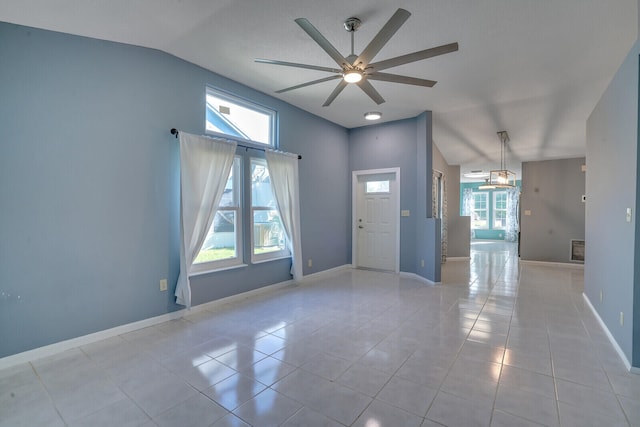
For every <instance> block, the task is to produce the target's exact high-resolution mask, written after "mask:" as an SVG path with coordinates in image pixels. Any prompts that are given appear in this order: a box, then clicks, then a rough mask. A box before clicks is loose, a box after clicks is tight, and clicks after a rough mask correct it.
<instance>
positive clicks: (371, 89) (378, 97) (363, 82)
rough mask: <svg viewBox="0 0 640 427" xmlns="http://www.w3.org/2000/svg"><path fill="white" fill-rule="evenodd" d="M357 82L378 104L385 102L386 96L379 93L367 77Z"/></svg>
mask: <svg viewBox="0 0 640 427" xmlns="http://www.w3.org/2000/svg"><path fill="white" fill-rule="evenodd" d="M356 84H357V85H358V86H360V89H362V90H363V91H364V93H366V94H367V95H369V98H371V99H373V102H375V103H376V104H378V105H380V104H382V103H383V102H384V98H383V97H382V95H380V94H379V93H378V91H377V90H376V89H375V88H374V87H373V86H372V85H371V83H369V81H368V80H367V79H362V80H360V81H359V82H358V83H356Z"/></svg>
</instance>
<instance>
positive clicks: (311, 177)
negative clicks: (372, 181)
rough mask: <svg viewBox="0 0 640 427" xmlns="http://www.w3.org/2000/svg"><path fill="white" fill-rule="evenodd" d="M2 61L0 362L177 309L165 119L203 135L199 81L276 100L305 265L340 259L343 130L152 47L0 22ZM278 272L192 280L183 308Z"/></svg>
mask: <svg viewBox="0 0 640 427" xmlns="http://www.w3.org/2000/svg"><path fill="white" fill-rule="evenodd" d="M0 58H2V60H1V61H2V65H1V66H0V129H1V130H2V137H1V138H0V149H1V151H0V152H1V153H2V154H1V155H0V203H1V210H0V357H3V356H7V355H11V354H15V353H18V352H22V351H25V350H29V349H33V348H35V347H39V346H43V345H47V344H51V343H54V342H57V341H61V340H65V339H70V338H74V337H78V336H82V335H85V334H89V333H92V332H96V331H100V330H104V329H108V328H111V327H115V326H119V325H122V324H126V323H130V322H134V321H138V320H142V319H145V318H149V317H153V316H157V315H161V314H164V313H167V312H171V311H174V310H176V309H178V308H179V306H176V305H175V304H174V302H173V301H174V298H173V287H174V286H175V281H176V279H177V275H178V260H179V256H178V237H179V222H178V221H179V159H178V143H177V141H176V140H175V139H174V138H173V137H172V136H171V135H170V134H169V129H170V128H171V127H177V128H179V129H181V130H184V131H187V132H191V133H195V134H202V133H204V115H205V112H204V105H205V87H206V85H212V86H215V87H218V88H221V89H224V90H227V91H230V92H233V93H235V94H237V95H239V96H244V97H246V98H248V99H251V100H253V101H255V102H258V103H261V104H264V105H265V106H268V107H269V108H273V109H275V110H277V111H278V113H279V117H280V148H281V149H283V150H286V151H291V152H297V153H300V154H302V156H303V159H302V161H301V167H300V193H301V196H300V197H301V214H302V219H301V226H302V241H303V248H302V250H303V257H304V259H305V260H306V259H308V258H313V265H314V268H313V269H308V268H306V269H305V274H308V273H311V272H314V271H320V270H324V269H328V268H332V267H336V266H340V265H344V264H347V263H349V262H350V258H351V246H350V243H351V242H350V240H349V238H348V237H345V236H348V235H349V234H350V209H351V204H350V189H349V187H350V186H349V183H350V172H349V165H348V160H347V159H348V155H349V148H348V140H349V135H348V131H347V130H346V129H343V128H341V127H339V126H337V125H334V124H331V123H329V122H327V121H325V120H322V119H320V118H317V117H315V116H312V115H310V114H308V113H305V112H303V111H301V110H299V109H296V108H295V107H292V106H290V105H288V104H286V103H283V102H281V101H278V100H276V99H274V98H272V97H270V96H268V95H265V94H263V93H259V92H256V91H254V90H251V89H249V88H247V87H244V86H242V85H239V84H237V83H235V82H233V81H231V80H228V79H225V78H222V77H220V76H218V75H216V74H214V73H211V72H208V71H206V70H204V69H202V68H199V67H197V66H194V65H192V64H189V63H187V62H184V61H182V60H179V59H177V58H175V57H173V56H171V55H168V54H165V53H162V52H159V51H155V50H151V49H145V48H139V47H133V46H128V45H122V44H117V43H110V42H104V41H99V40H94V39H88V38H82V37H76V36H70V35H65V34H60V33H55V32H48V31H42V30H37V29H32V28H26V27H21V26H15V25H11V24H4V23H0ZM305 266H306V262H305ZM288 270H289V261H288V260H285V261H276V262H269V263H264V264H259V265H252V266H249V267H246V268H242V269H238V270H233V271H227V272H220V273H216V274H210V275H205V276H199V277H197V278H195V279H194V280H193V301H194V304H200V303H203V302H206V301H211V300H215V299H218V298H222V297H225V296H228V295H232V294H236V293H239V292H242V291H247V290H251V289H256V288H259V287H261V286H264V285H268V284H272V283H277V282H280V281H282V280H286V279H289V278H290V275H289V273H288ZM163 278H167V279H168V281H169V283H170V285H171V286H170V289H169V292H160V291H159V283H158V282H159V280H160V279H163Z"/></svg>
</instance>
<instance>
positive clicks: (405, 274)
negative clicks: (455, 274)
mask: <svg viewBox="0 0 640 427" xmlns="http://www.w3.org/2000/svg"><path fill="white" fill-rule="evenodd" d="M400 277H404V278H407V279H413V280H417V281H418V282H422V283H426V284H427V285H439V284H440V283H442V282H434V281H432V280H429V279H427V278H426V277H422V276H420V275H418V274H416V273H409V272H406V271H401V272H400Z"/></svg>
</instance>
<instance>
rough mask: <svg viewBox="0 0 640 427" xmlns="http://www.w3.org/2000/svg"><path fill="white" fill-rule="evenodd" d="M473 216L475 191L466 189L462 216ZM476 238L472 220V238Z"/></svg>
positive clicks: (463, 194) (463, 196)
mask: <svg viewBox="0 0 640 427" xmlns="http://www.w3.org/2000/svg"><path fill="white" fill-rule="evenodd" d="M472 214H473V189H472V188H465V189H464V192H463V193H462V215H463V216H471V215H472ZM475 237H476V235H475V230H474V229H473V218H471V238H472V239H474V238H475Z"/></svg>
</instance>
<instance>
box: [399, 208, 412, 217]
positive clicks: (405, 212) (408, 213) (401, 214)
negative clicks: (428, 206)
mask: <svg viewBox="0 0 640 427" xmlns="http://www.w3.org/2000/svg"><path fill="white" fill-rule="evenodd" d="M400 216H411V211H410V210H409V209H403V210H401V211H400Z"/></svg>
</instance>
